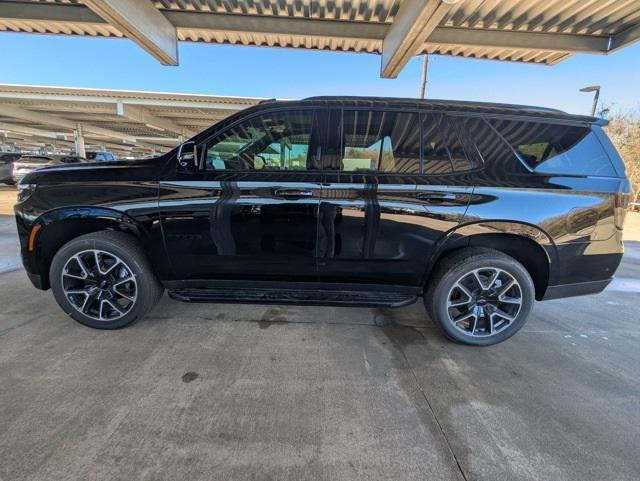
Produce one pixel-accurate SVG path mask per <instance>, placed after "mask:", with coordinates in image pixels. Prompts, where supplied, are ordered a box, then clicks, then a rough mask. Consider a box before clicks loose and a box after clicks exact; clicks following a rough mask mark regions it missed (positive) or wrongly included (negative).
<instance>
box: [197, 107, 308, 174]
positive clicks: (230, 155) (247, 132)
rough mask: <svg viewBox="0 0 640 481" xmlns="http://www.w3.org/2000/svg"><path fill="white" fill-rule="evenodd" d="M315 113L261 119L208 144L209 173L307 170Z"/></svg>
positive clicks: (231, 130) (267, 115)
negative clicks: (211, 171)
mask: <svg viewBox="0 0 640 481" xmlns="http://www.w3.org/2000/svg"><path fill="white" fill-rule="evenodd" d="M313 119H314V113H313V111H309V110H302V111H288V112H272V113H265V114H262V115H257V116H255V117H252V118H250V119H247V120H245V121H244V122H241V123H239V124H237V125H236V126H234V127H232V128H230V129H228V130H226V131H225V132H224V133H222V134H220V135H219V136H218V137H216V138H215V139H214V140H213V141H211V142H210V143H209V144H208V147H207V151H206V159H205V168H206V169H207V170H260V171H283V170H306V169H307V167H308V166H307V160H308V158H309V144H310V142H311V134H312V128H313Z"/></svg>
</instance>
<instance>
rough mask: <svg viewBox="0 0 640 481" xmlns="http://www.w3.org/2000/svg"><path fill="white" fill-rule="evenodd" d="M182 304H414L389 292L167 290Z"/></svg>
mask: <svg viewBox="0 0 640 481" xmlns="http://www.w3.org/2000/svg"><path fill="white" fill-rule="evenodd" d="M169 297H171V298H172V299H175V300H177V301H182V302H219V303H232V304H298V305H309V306H327V305H331V306H352V307H378V306H379V307H402V306H407V305H409V304H413V303H414V302H416V300H417V299H418V297H417V296H416V295H415V294H411V293H403V292H390V291H370V292H363V291H343V290H341V291H337V290H311V289H307V290H305V289H260V288H245V289H237V288H229V287H217V288H187V289H174V290H170V291H169Z"/></svg>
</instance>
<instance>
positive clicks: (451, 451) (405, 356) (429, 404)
mask: <svg viewBox="0 0 640 481" xmlns="http://www.w3.org/2000/svg"><path fill="white" fill-rule="evenodd" d="M416 331H417V332H419V333H420V335H421V336H422V337H423V338H424V334H422V332H420V330H419V329H416ZM425 339H426V338H425ZM399 351H400V353H401V354H402V358H403V359H404V361H405V363H406V365H407V367H408V368H409V372H410V373H411V377H412V378H413V380H414V382H415V383H416V386H417V387H418V390H419V391H420V393H421V394H422V397H423V398H424V400H425V402H426V403H427V407H428V408H429V412H430V413H431V416H433V420H434V421H435V422H436V425H437V426H438V429H439V430H440V433H441V434H442V438H443V439H444V442H445V444H446V446H447V449H448V450H449V452H450V453H451V456H452V457H453V460H454V461H455V462H456V466H457V468H458V471H459V472H460V476H462V479H463V480H464V481H469V478H468V477H467V474H466V473H465V471H464V469H463V468H462V463H460V460H459V459H458V456H457V455H456V452H455V450H454V449H453V445H452V444H451V442H450V441H449V437H448V436H447V433H446V431H445V429H444V426H443V425H442V423H441V422H440V420H439V419H438V416H437V415H436V412H435V410H434V409H433V406H432V404H431V401H429V396H427V393H426V392H425V391H424V389H423V388H422V385H421V384H420V380H419V379H418V375H417V374H416V372H415V370H414V369H413V367H412V366H411V362H409V358H408V357H407V355H406V353H405V350H404V349H399Z"/></svg>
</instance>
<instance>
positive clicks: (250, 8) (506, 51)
mask: <svg viewBox="0 0 640 481" xmlns="http://www.w3.org/2000/svg"><path fill="white" fill-rule="evenodd" d="M30 3H31V4H34V3H35V4H38V3H42V4H45V3H49V4H50V3H56V4H81V3H82V2H80V1H77V0H31V2H30ZM155 4H156V6H157V7H158V8H161V9H164V10H165V11H171V12H204V13H216V14H235V15H246V16H253V17H255V16H258V17H260V16H267V17H288V18H291V17H293V18H298V19H315V20H318V21H322V20H342V21H351V22H359V23H368V24H378V25H382V26H385V25H389V24H391V23H392V22H393V20H394V16H395V15H396V13H397V12H398V8H399V6H400V4H401V2H400V1H398V0H353V1H344V0H278V1H272V0H262V1H257V0H155ZM639 23H640V1H638V0H526V1H525V0H460V1H459V2H458V3H457V4H455V5H454V6H453V8H452V9H451V10H450V11H449V13H448V14H447V15H446V16H445V17H444V18H443V20H442V21H441V22H440V26H444V27H458V28H464V29H483V30H496V31H518V32H538V33H540V32H545V33H566V34H578V35H589V36H593V35H598V36H608V35H614V34H616V33H620V32H622V31H625V30H626V29H629V28H631V27H633V26H635V25H638V24H639ZM0 30H8V31H17V32H38V33H54V34H67V35H90V36H116V37H120V36H122V34H121V33H120V32H119V31H118V30H117V29H116V28H114V27H111V26H110V25H108V24H106V23H81V22H65V21H49V20H47V21H32V20H15V19H0ZM178 37H179V39H180V40H184V41H192V42H207V43H222V44H239V45H257V46H271V47H290V48H307V49H320V50H338V51H349V52H368V53H380V52H381V49H382V39H381V38H363V39H360V38H344V37H342V36H340V35H336V36H335V37H331V36H314V35H311V34H309V35H304V34H299V35H284V34H274V33H264V32H253V31H249V32H239V31H225V30H224V29H198V28H178ZM422 52H423V53H426V52H428V53H433V54H444V55H454V56H462V57H473V58H486V59H498V60H512V61H520V62H536V63H548V64H553V63H556V62H558V61H560V60H563V59H565V58H567V57H569V56H570V53H568V52H566V51H556V50H549V49H548V48H547V49H536V48H534V46H532V48H527V49H522V48H519V49H516V48H496V47H491V46H473V45H455V44H434V43H429V42H427V43H426V44H425V46H424V48H423V50H422Z"/></svg>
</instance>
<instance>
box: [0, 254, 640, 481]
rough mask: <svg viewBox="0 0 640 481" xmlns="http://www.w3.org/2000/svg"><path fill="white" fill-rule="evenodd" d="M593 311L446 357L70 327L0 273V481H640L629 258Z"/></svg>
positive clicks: (537, 320) (360, 340)
mask: <svg viewBox="0 0 640 481" xmlns="http://www.w3.org/2000/svg"><path fill="white" fill-rule="evenodd" d="M626 249H627V253H626V255H625V258H624V260H623V264H622V266H621V268H620V269H619V271H618V274H617V278H616V280H615V281H614V282H613V283H612V285H611V286H610V287H609V288H608V289H607V291H605V292H604V293H602V294H599V295H596V296H589V297H582V298H573V299H565V300H558V301H549V302H544V303H538V304H537V305H536V306H535V308H534V311H533V314H532V317H531V319H530V320H529V322H528V323H527V325H526V326H525V327H524V328H523V330H522V331H521V332H520V333H518V334H517V335H516V336H515V337H514V338H512V339H510V340H508V341H507V342H505V343H502V344H500V345H497V346H493V347H488V348H472V347H466V346H461V345H456V344H453V343H451V342H449V341H447V340H446V339H444V338H443V337H442V335H441V334H440V333H439V331H438V330H437V329H436V328H435V327H434V326H433V325H432V324H431V322H430V321H429V320H428V319H426V315H425V313H424V308H423V307H422V306H421V305H420V304H415V305H413V306H409V307H406V308H402V309H397V310H390V309H365V308H336V307H295V306H256V305H218V304H183V303H178V302H175V301H172V300H170V299H168V298H167V297H166V296H165V297H164V298H163V299H162V300H161V302H160V303H159V304H158V305H157V307H156V308H155V309H154V310H153V311H152V312H151V314H150V315H149V316H148V317H147V318H145V319H144V320H142V321H140V322H138V323H136V324H134V325H132V326H131V327H129V328H126V329H123V330H118V331H97V330H92V329H89V328H86V327H84V326H81V325H79V324H77V323H75V322H74V321H72V320H71V319H70V318H69V317H67V316H66V315H65V314H63V313H62V311H61V310H60V309H59V308H58V307H57V305H56V304H55V302H54V300H53V298H52V296H51V293H50V292H41V291H37V290H35V289H34V288H32V287H31V286H30V284H29V282H28V280H27V279H26V276H25V273H24V271H22V270H14V271H11V272H5V273H2V274H0V460H1V461H0V480H3V481H9V480H10V481H14V480H23V479H24V480H27V479H28V480H52V479H55V480H78V479H83V480H85V479H87V480H91V479H95V480H98V479H100V480H102V479H105V480H106V479H108V480H127V481H129V480H132V479H136V480H137V479H148V480H165V479H166V480H190V481H191V480H242V481H246V480H260V481H265V480H341V481H345V480H463V481H464V480H487V481H499V480H510V481H511V480H536V481H541V480H553V481H558V480H580V481H585V480H598V481H601V480H611V481H614V480H615V481H619V480H637V479H638V477H639V476H638V473H640V458H639V457H638V453H639V452H640V382H639V381H640V370H639V369H638V366H639V365H640V349H638V347H639V343H640V311H639V310H638V308H637V302H638V294H639V293H640V243H638V242H628V243H627V245H626Z"/></svg>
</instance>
